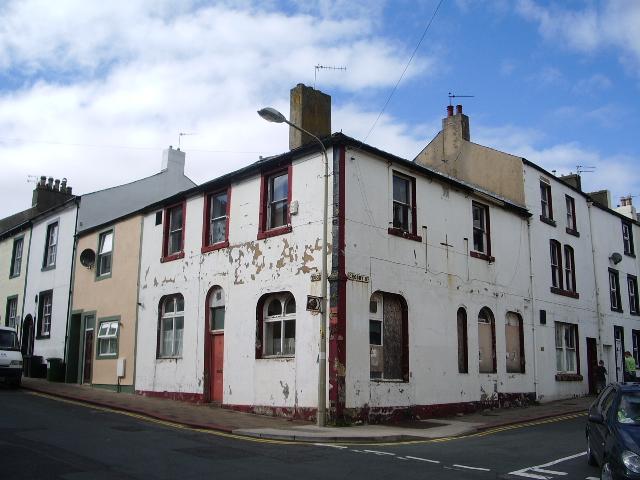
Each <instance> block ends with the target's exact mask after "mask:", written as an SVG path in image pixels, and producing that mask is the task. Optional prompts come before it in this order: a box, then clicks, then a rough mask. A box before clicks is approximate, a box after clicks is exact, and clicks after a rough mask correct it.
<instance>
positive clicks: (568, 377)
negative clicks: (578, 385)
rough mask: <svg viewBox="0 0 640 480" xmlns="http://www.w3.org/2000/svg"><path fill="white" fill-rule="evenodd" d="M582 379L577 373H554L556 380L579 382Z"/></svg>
mask: <svg viewBox="0 0 640 480" xmlns="http://www.w3.org/2000/svg"><path fill="white" fill-rule="evenodd" d="M582 380H584V379H583V377H582V375H580V374H579V373H556V382H581V381H582Z"/></svg>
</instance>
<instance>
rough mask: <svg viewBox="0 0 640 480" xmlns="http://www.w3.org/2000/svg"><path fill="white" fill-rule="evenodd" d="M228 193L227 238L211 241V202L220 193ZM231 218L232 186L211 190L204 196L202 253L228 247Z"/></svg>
mask: <svg viewBox="0 0 640 480" xmlns="http://www.w3.org/2000/svg"><path fill="white" fill-rule="evenodd" d="M222 193H226V194H227V211H226V216H227V226H226V230H225V238H224V240H223V241H221V242H216V243H209V234H210V233H211V219H210V218H209V215H210V212H211V202H212V201H213V199H214V198H215V197H217V196H218V195H220V194H222ZM230 218H231V186H229V187H227V188H225V189H221V190H216V191H213V192H210V193H208V194H206V195H205V197H204V209H203V212H202V248H201V249H200V251H201V253H206V252H212V251H214V250H219V249H221V248H226V247H228V246H229V219H230Z"/></svg>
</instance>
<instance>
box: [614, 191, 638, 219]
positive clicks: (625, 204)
mask: <svg viewBox="0 0 640 480" xmlns="http://www.w3.org/2000/svg"><path fill="white" fill-rule="evenodd" d="M614 210H615V211H616V212H618V213H621V214H622V215H624V216H625V217H629V218H631V219H633V220H637V218H638V212H637V211H636V207H634V206H633V200H632V197H631V195H627V196H626V197H620V205H618V207H617V208H615V209H614Z"/></svg>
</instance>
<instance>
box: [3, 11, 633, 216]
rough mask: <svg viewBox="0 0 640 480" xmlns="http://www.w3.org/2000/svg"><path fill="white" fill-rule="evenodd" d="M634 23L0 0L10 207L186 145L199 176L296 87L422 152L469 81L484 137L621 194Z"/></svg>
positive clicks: (153, 168)
mask: <svg viewBox="0 0 640 480" xmlns="http://www.w3.org/2000/svg"><path fill="white" fill-rule="evenodd" d="M438 6H439V8H438ZM436 10H437V13H436V14H435V17H434V12H436ZM432 18H433V21H432V23H431V25H430V27H429V28H428V29H427V25H428V24H429V22H430V20H431V19H432ZM639 25H640V1H637V0H602V1H591V0H584V1H577V0H565V1H562V2H557V1H542V0H442V2H441V3H440V0H393V1H392V0H388V1H383V0H380V1H376V0H288V1H277V0H262V1H252V0H236V1H218V2H211V1H196V0H193V1H189V0H183V1H175V0H113V1H110V2H87V1H86V0H56V2H50V1H49V0H18V1H12V0H2V1H0V164H1V165H2V170H1V172H2V173H1V174H0V218H2V217H5V216H8V215H10V214H13V213H16V212H18V211H21V210H24V209H26V208H29V207H30V206H31V192H32V190H33V188H34V187H35V184H34V183H33V178H34V177H39V176H40V175H46V176H52V177H54V178H63V177H64V178H67V179H68V184H69V185H70V186H72V187H73V191H74V193H76V194H83V193H89V192H92V191H96V190H100V189H103V188H108V187H110V186H114V185H118V184H121V183H126V182H129V181H133V180H136V179H138V178H142V177H146V176H149V175H153V174H154V173H157V172H158V171H159V170H160V166H161V159H162V151H163V150H164V149H166V148H167V147H168V146H169V145H173V146H174V147H176V146H177V145H178V142H179V141H180V146H181V148H182V150H184V151H185V152H186V174H187V175H188V176H189V177H190V178H191V179H192V180H193V181H195V182H196V183H203V182H205V181H208V180H211V179H213V178H215V177H217V176H220V175H222V174H224V173H228V172H230V171H233V170H236V169H239V168H242V167H244V166H246V165H248V164H249V163H252V162H254V161H256V160H257V159H258V158H259V156H260V155H263V156H267V155H273V154H277V153H282V152H285V151H286V150H287V149H288V130H287V128H286V127H285V126H283V125H277V124H272V123H267V122H265V121H264V120H262V119H261V118H260V117H258V115H257V114H256V111H257V110H259V109H260V108H262V107H265V106H272V107H275V108H277V109H278V110H280V111H282V112H283V113H285V114H288V112H289V106H288V105H289V90H290V89H291V88H292V87H294V86H295V85H296V84H298V83H304V84H306V85H310V86H315V87H316V88H318V89H320V90H322V91H323V92H325V93H328V94H329V95H331V97H332V130H333V131H334V132H338V131H342V132H343V133H345V134H347V135H349V136H351V137H354V138H357V139H359V140H363V141H365V142H366V143H368V144H369V145H372V146H374V147H377V148H380V149H382V150H385V151H387V152H390V153H393V154H395V155H398V156H400V157H403V158H406V159H408V160H412V159H413V158H414V157H415V156H416V155H417V154H418V153H419V152H420V151H421V150H422V148H423V147H424V146H425V145H427V143H429V141H430V140H431V139H432V138H433V137H434V136H435V135H436V134H437V132H438V131H439V130H440V128H441V120H442V118H443V117H444V116H445V113H446V106H447V105H448V103H449V98H448V94H449V92H452V93H454V94H457V95H472V96H473V97H472V98H458V99H454V102H455V103H458V102H460V103H463V105H464V111H465V113H466V114H467V115H469V117H470V124H471V141H473V142H475V143H479V144H482V145H486V146H489V147H492V148H495V149H498V150H502V151H505V152H508V153H511V154H514V155H519V156H523V157H525V158H527V159H528V160H530V161H532V162H535V163H537V164H539V165H540V166H542V167H543V168H545V169H547V170H549V171H556V172H557V173H558V174H567V173H570V172H575V171H576V169H577V167H578V166H579V165H580V166H582V167H581V168H584V167H593V168H589V169H587V170H593V172H592V173H584V174H583V176H582V179H583V189H584V190H585V191H595V190H601V189H609V190H611V192H612V199H613V204H614V205H613V206H614V207H615V206H616V204H617V203H619V197H620V196H622V195H640V172H639V170H640V169H639V168H638V167H639V166H640V141H639V139H640V111H639V110H640V109H639V107H640V100H639V99H640V95H639V94H640V28H638V26H639ZM425 29H426V34H425ZM423 35H424V36H423ZM421 39H422V41H421ZM316 65H323V66H332V67H346V70H331V69H320V70H317V69H316V68H315V66H316ZM396 85H397V88H396ZM378 117H379V118H378ZM376 119H377V121H376ZM181 132H182V133H188V134H189V135H184V136H179V133H181ZM634 203H635V204H637V205H640V197H638V198H636V199H635V202H634Z"/></svg>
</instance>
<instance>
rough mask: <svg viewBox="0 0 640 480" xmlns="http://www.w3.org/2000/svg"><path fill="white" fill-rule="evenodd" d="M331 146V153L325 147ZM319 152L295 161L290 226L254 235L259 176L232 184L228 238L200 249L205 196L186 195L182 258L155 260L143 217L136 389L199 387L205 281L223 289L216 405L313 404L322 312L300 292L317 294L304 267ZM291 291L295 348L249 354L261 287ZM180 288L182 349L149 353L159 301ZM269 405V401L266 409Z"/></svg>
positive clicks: (314, 247) (150, 219)
mask: <svg viewBox="0 0 640 480" xmlns="http://www.w3.org/2000/svg"><path fill="white" fill-rule="evenodd" d="M330 155H331V153H330ZM323 169H324V167H323V163H322V157H321V156H318V155H313V156H310V157H307V158H303V159H300V160H298V161H295V162H294V163H293V168H292V176H291V180H292V184H291V185H292V198H291V200H292V201H297V202H298V214H297V215H292V216H291V224H292V232H291V233H286V234H283V235H279V236H276V237H271V238H267V239H264V240H257V239H256V238H257V233H258V221H259V209H260V205H259V203H260V177H259V175H256V176H254V177H252V178H248V179H246V180H243V181H241V182H238V183H234V184H232V185H231V205H230V221H229V247H228V248H223V249H220V250H215V251H211V252H208V253H204V254H202V253H201V247H202V228H203V225H202V223H203V206H204V197H203V195H198V196H195V197H192V198H189V199H188V200H187V207H186V233H185V247H184V254H185V256H184V258H183V259H179V260H174V261H170V262H166V263H161V262H160V257H161V252H162V233H163V232H162V230H163V227H162V225H158V226H156V225H155V212H149V213H148V214H147V215H146V216H145V219H144V236H143V238H144V240H143V248H142V264H141V278H140V285H141V287H140V303H141V306H140V307H139V327H138V328H139V330H138V349H137V376H136V390H141V391H152V392H163V391H167V392H189V393H197V394H204V389H205V383H206V382H205V379H204V371H205V358H204V351H205V350H204V344H205V308H206V305H205V303H206V297H207V292H208V291H209V290H210V288H211V287H213V286H215V285H218V286H220V287H222V289H223V290H224V294H225V302H224V303H225V308H226V311H225V332H224V379H223V384H224V387H223V392H224V393H223V404H226V405H233V406H234V408H235V407H237V408H240V407H242V406H247V407H255V406H262V407H264V408H267V407H268V408H271V407H286V408H287V410H286V411H288V412H292V411H293V412H295V410H296V408H298V407H300V408H301V409H304V408H307V409H308V408H310V407H315V406H316V402H317V368H318V367H317V351H318V338H319V337H318V332H319V322H320V316H319V315H314V314H311V313H310V312H307V311H305V305H306V296H307V295H315V296H319V295H320V290H321V288H320V283H319V282H313V281H311V275H312V274H314V273H319V272H320V268H321V263H320V261H321V257H320V254H321V239H322V205H321V202H319V201H318V200H319V199H321V198H322V188H323V184H322V175H323ZM282 291H289V292H291V293H292V294H293V296H294V297H295V300H296V306H297V308H296V341H295V350H296V353H295V356H293V357H289V358H261V359H256V358H255V357H256V354H255V352H256V307H257V303H258V301H259V299H260V298H261V297H262V296H263V295H264V294H266V293H270V292H273V293H276V292H282ZM173 293H181V294H182V295H183V296H184V304H185V315H184V317H185V321H184V333H183V354H182V357H181V358H180V359H156V338H157V325H158V308H159V302H160V299H161V298H162V296H163V295H169V294H173ZM270 411H271V410H270Z"/></svg>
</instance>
